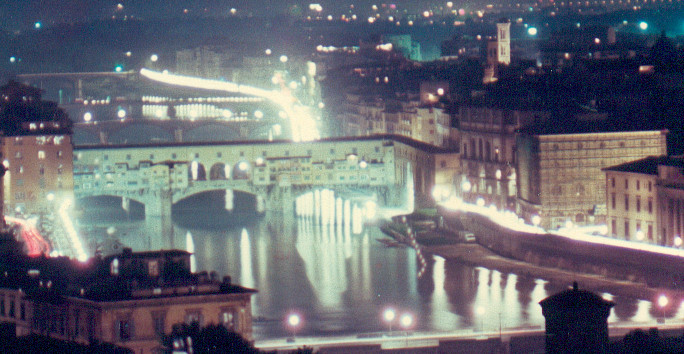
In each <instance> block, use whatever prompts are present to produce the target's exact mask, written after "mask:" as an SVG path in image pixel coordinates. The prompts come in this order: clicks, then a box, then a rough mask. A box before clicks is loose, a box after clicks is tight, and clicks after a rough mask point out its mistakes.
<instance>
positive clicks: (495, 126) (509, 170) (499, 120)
mask: <svg viewBox="0 0 684 354" xmlns="http://www.w3.org/2000/svg"><path fill="white" fill-rule="evenodd" d="M547 116H548V112H543V111H532V110H522V109H520V110H516V109H513V110H512V109H507V108H498V107H492V106H484V105H463V106H461V107H459V110H458V126H457V128H456V130H457V132H458V140H459V141H460V146H461V149H460V152H461V165H462V171H463V178H462V181H460V182H459V183H458V186H457V187H458V188H460V189H461V191H462V193H463V197H464V198H465V199H466V200H470V201H475V199H476V198H478V197H482V198H484V201H485V204H487V205H491V204H493V205H496V207H497V208H507V209H509V210H515V196H516V156H515V155H516V146H515V136H516V129H518V128H520V127H523V126H525V125H528V124H532V123H535V122H541V121H543V120H544V119H546V117H547Z"/></svg>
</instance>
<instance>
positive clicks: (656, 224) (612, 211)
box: [604, 156, 684, 247]
mask: <svg viewBox="0 0 684 354" xmlns="http://www.w3.org/2000/svg"><path fill="white" fill-rule="evenodd" d="M683 169H684V159H683V158H682V157H681V156H657V157H656V156H650V157H647V158H644V159H641V160H637V161H633V162H628V163H624V164H621V165H617V166H612V167H609V168H606V169H604V171H605V173H606V199H607V211H608V215H607V224H608V235H610V236H612V237H616V238H620V239H625V240H634V241H641V242H648V243H654V244H659V245H663V246H674V247H681V246H682V235H684V173H682V171H683Z"/></svg>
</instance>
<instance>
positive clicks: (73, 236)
mask: <svg viewBox="0 0 684 354" xmlns="http://www.w3.org/2000/svg"><path fill="white" fill-rule="evenodd" d="M72 203H73V201H72V200H71V199H67V200H65V201H64V202H63V203H62V205H61V206H60V208H59V217H60V218H61V219H62V225H63V226H64V231H65V232H66V234H67V236H69V242H70V243H71V246H72V247H73V249H74V253H76V258H77V259H78V260H79V261H81V262H85V261H86V260H88V254H86V252H85V248H84V247H83V244H82V243H81V239H80V238H79V237H78V233H77V232H76V228H75V227H74V223H73V222H72V221H71V218H70V217H69V214H68V211H69V208H71V205H72Z"/></svg>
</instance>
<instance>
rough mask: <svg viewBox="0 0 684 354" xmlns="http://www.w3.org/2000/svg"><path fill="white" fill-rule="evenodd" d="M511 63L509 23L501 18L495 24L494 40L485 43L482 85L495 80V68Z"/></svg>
mask: <svg viewBox="0 0 684 354" xmlns="http://www.w3.org/2000/svg"><path fill="white" fill-rule="evenodd" d="M510 63H511V21H509V20H508V19H507V18H502V19H500V20H499V22H498V23H497V24H496V39H495V40H490V41H489V42H488V43H487V67H486V68H485V73H484V77H483V81H484V83H490V82H495V81H496V80H497V78H496V76H497V67H498V66H499V65H508V64H510Z"/></svg>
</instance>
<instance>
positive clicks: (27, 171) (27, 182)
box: [2, 135, 74, 214]
mask: <svg viewBox="0 0 684 354" xmlns="http://www.w3.org/2000/svg"><path fill="white" fill-rule="evenodd" d="M2 157H3V158H4V160H3V164H4V165H5V168H6V169H7V171H6V173H5V176H4V179H3V188H4V203H5V210H4V212H5V213H14V212H17V211H18V212H21V213H25V214H45V213H48V212H51V211H54V210H55V207H54V203H58V202H59V201H61V200H64V199H65V198H69V197H70V196H71V195H72V191H73V185H74V182H73V174H72V170H73V146H72V143H71V136H70V135H25V136H9V137H3V138H2Z"/></svg>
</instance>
